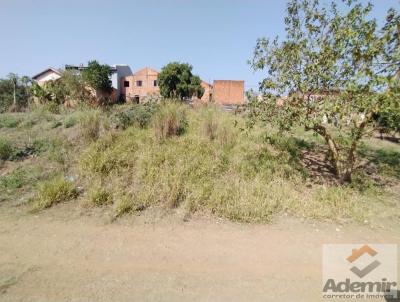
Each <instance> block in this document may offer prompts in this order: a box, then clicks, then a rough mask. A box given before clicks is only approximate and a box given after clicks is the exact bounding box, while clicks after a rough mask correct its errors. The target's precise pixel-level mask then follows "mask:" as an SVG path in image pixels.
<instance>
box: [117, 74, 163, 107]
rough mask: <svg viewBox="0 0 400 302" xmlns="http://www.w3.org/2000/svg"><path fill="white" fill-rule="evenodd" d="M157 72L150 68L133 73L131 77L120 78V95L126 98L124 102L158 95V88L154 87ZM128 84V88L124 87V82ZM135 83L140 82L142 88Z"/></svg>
mask: <svg viewBox="0 0 400 302" xmlns="http://www.w3.org/2000/svg"><path fill="white" fill-rule="evenodd" d="M157 78H158V72H157V71H156V70H154V69H151V68H144V69H141V70H139V71H137V72H135V73H134V74H133V75H131V76H127V77H123V78H121V94H124V95H125V96H126V100H129V99H131V98H134V97H135V96H139V99H141V98H143V97H145V96H147V95H149V94H160V88H159V87H158V83H157V86H154V81H157ZM125 81H128V82H129V87H124V82H125ZM137 81H142V86H138V85H137Z"/></svg>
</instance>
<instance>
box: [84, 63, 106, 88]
mask: <svg viewBox="0 0 400 302" xmlns="http://www.w3.org/2000/svg"><path fill="white" fill-rule="evenodd" d="M110 75H111V68H110V66H108V65H101V64H99V62H97V61H96V60H94V61H89V63H88V66H87V68H85V69H84V70H82V78H83V80H84V82H85V83H87V84H88V85H89V86H90V87H92V88H94V89H96V90H99V91H102V92H108V93H110V92H111V91H112V85H111V80H110Z"/></svg>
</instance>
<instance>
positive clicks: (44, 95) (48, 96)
mask: <svg viewBox="0 0 400 302" xmlns="http://www.w3.org/2000/svg"><path fill="white" fill-rule="evenodd" d="M32 93H33V95H34V96H35V97H37V98H38V100H39V101H40V102H42V103H46V102H54V103H57V104H63V103H64V102H65V101H66V100H74V101H85V100H87V99H88V98H89V96H90V93H89V91H88V90H87V89H86V87H85V83H84V81H83V79H82V77H81V76H80V75H79V74H77V73H75V72H73V71H68V70H66V71H63V72H62V75H61V77H60V78H59V79H57V80H53V81H48V82H46V83H44V84H43V85H42V86H40V85H38V84H36V83H35V84H33V86H32Z"/></svg>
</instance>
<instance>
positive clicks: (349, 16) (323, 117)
mask: <svg viewBox="0 0 400 302" xmlns="http://www.w3.org/2000/svg"><path fill="white" fill-rule="evenodd" d="M338 6H340V8H339V7H338ZM372 9H373V6H372V5H371V4H370V3H366V4H365V2H364V1H357V0H354V1H353V0H345V1H343V2H342V3H340V5H339V4H338V3H337V1H332V2H331V3H330V5H329V6H324V5H321V4H320V3H319V1H318V0H291V1H289V3H288V4H287V16H286V17H285V24H286V38H285V39H284V40H282V41H281V40H279V38H275V39H274V40H272V41H271V40H268V39H264V38H263V39H259V40H258V41H257V45H256V48H255V51H254V57H253V59H252V61H251V65H252V67H253V68H254V69H255V70H267V77H266V78H265V79H264V80H263V81H262V82H261V83H260V90H261V91H262V92H263V95H264V100H262V101H259V100H254V101H253V102H252V103H251V105H252V106H251V107H252V109H253V110H252V116H253V117H254V118H257V117H259V118H261V119H262V120H264V121H268V122H274V123H276V124H278V125H279V126H280V128H281V129H282V130H289V129H291V128H292V127H293V126H299V125H300V126H303V127H304V128H305V129H306V130H309V131H313V132H314V133H316V134H317V135H320V136H322V137H323V139H324V140H325V142H326V145H327V147H328V150H329V156H328V158H329V159H330V162H331V164H332V168H333V171H334V173H335V174H336V175H337V176H338V178H339V179H341V180H342V181H351V176H352V173H353V171H354V170H355V169H356V168H357V161H356V159H357V158H356V157H357V156H356V155H357V148H358V147H359V144H360V141H361V140H362V138H363V137H364V136H365V135H367V134H368V133H371V131H373V130H374V128H375V127H376V126H377V125H376V123H375V119H374V116H375V115H377V114H382V113H385V112H391V113H394V112H398V111H399V79H398V78H397V77H395V76H394V73H396V72H397V71H398V70H399V60H398V51H399V50H398V49H399V48H398V45H399V44H398V43H399V35H398V31H396V30H395V29H398V28H399V23H398V21H393V20H398V13H397V12H395V11H394V10H390V12H389V13H388V20H387V22H386V26H384V27H383V28H381V29H379V28H378V25H377V22H376V20H374V19H373V18H371V17H370V13H371V11H372ZM395 45H396V46H395ZM282 96H285V97H284V98H283V97H282Z"/></svg>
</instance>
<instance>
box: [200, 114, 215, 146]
mask: <svg viewBox="0 0 400 302" xmlns="http://www.w3.org/2000/svg"><path fill="white" fill-rule="evenodd" d="M203 128H204V133H205V135H206V136H207V137H208V138H209V139H210V140H214V139H215V138H216V137H217V130H218V122H217V120H216V118H215V114H214V113H213V112H209V113H208V114H207V115H206V116H205V118H204V124H203Z"/></svg>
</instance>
